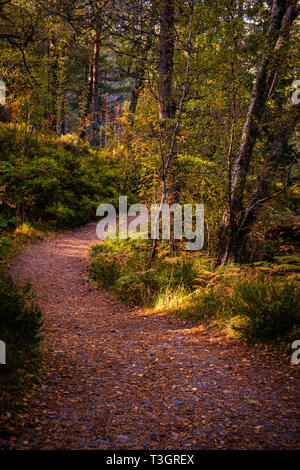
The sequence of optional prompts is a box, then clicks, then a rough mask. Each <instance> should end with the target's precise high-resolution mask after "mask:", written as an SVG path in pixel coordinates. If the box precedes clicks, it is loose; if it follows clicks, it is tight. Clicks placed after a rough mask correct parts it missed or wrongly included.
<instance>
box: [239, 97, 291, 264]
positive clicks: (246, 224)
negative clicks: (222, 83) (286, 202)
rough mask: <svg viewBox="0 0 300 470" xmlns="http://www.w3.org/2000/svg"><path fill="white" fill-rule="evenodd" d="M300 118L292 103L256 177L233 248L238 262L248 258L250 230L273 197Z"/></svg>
mask: <svg viewBox="0 0 300 470" xmlns="http://www.w3.org/2000/svg"><path fill="white" fill-rule="evenodd" d="M299 120H300V105H291V106H290V107H289V109H288V111H287V112H286V113H285V115H284V117H283V119H282V120H281V122H280V123H279V125H278V127H277V133H276V137H275V139H274V140H273V143H272V146H271V151H270V154H269V157H268V158H267V159H266V161H265V163H264V166H263V168H262V170H261V172H260V173H259V175H258V176H257V178H256V182H255V186H254V189H253V191H252V194H251V196H250V199H249V202H248V204H247V207H246V209H245V212H244V217H243V220H242V221H241V223H240V226H239V229H238V232H237V236H236V243H235V246H234V247H233V249H234V253H235V258H236V260H237V261H238V262H242V261H245V260H247V256H246V257H245V248H246V245H247V241H248V239H249V235H250V232H251V230H252V228H253V226H254V224H255V222H256V221H257V218H258V215H259V212H260V209H261V208H262V206H263V204H264V203H265V202H266V201H267V200H268V199H270V198H271V197H272V194H271V191H272V186H273V181H274V179H275V176H276V172H277V169H278V166H279V164H280V161H281V160H282V157H283V155H284V152H285V149H286V145H287V143H288V139H289V137H290V135H291V134H292V132H293V130H294V129H295V127H296V125H297V123H298V122H299ZM275 195H276V194H275Z"/></svg>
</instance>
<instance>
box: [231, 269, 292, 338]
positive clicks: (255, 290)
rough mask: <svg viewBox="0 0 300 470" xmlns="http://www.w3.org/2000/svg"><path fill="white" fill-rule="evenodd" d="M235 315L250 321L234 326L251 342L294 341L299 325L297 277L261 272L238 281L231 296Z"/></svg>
mask: <svg viewBox="0 0 300 470" xmlns="http://www.w3.org/2000/svg"><path fill="white" fill-rule="evenodd" d="M231 309H232V315H233V316H237V315H240V316H243V317H246V318H247V322H245V323H244V324H243V325H241V326H238V327H236V328H235V329H236V330H237V331H239V332H240V333H241V335H242V336H243V337H244V338H246V339H247V341H249V342H264V341H275V340H278V339H283V340H284V339H286V340H289V341H292V340H293V339H298V338H292V337H291V336H292V333H293V330H294V329H295V328H299V327H300V311H299V309H300V289H299V284H298V283H297V282H295V281H294V280H285V281H282V280H278V281H277V280H275V279H274V278H270V277H266V276H263V275H261V276H259V277H258V278H252V279H251V278H249V279H245V280H244V281H241V282H238V283H237V285H236V287H235V293H234V296H233V297H232V305H231Z"/></svg>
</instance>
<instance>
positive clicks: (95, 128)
mask: <svg viewBox="0 0 300 470" xmlns="http://www.w3.org/2000/svg"><path fill="white" fill-rule="evenodd" d="M99 52H100V26H99V24H98V23H97V26H96V33H95V40H94V55H93V74H92V96H91V108H92V109H91V112H92V119H91V128H92V136H91V145H93V146H95V147H96V146H98V145H99V112H98V101H99Z"/></svg>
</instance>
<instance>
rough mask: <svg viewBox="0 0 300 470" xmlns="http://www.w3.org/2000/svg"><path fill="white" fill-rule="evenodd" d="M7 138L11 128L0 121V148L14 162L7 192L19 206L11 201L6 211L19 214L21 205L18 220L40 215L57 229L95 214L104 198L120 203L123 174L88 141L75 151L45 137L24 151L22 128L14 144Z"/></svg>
mask: <svg viewBox="0 0 300 470" xmlns="http://www.w3.org/2000/svg"><path fill="white" fill-rule="evenodd" d="M7 140H8V133H7V127H6V126H5V125H2V126H1V127H0V151H1V153H2V158H5V159H7V160H8V161H9V162H10V164H11V168H10V171H9V172H7V173H6V174H5V175H4V177H3V183H4V184H5V186H6V193H5V196H6V198H7V199H9V200H10V201H11V204H10V206H11V205H12V204H13V206H14V207H16V209H14V210H12V209H11V208H10V207H9V206H7V207H6V214H8V215H9V214H11V213H12V214H13V215H15V212H16V210H17V216H18V219H19V221H20V222H24V221H29V222H34V221H36V220H40V221H42V222H46V223H48V224H49V225H50V226H52V227H55V228H65V227H75V226H78V225H80V224H84V223H86V222H89V221H91V220H93V219H95V218H96V208H97V206H98V205H99V204H101V203H102V202H106V203H115V204H116V203H117V202H118V196H119V194H120V191H122V179H123V178H124V177H123V176H122V173H121V171H120V170H119V169H118V168H115V167H114V166H113V165H112V164H111V162H109V161H108V160H107V158H106V157H105V156H103V155H102V154H101V152H96V151H94V150H92V149H91V148H90V147H89V146H87V145H85V146H83V147H82V148H81V151H80V156H77V154H76V147H75V146H74V145H71V144H69V145H68V146H66V145H65V144H64V143H60V141H58V140H57V141H53V140H52V141H49V140H48V141H47V138H46V137H41V138H40V140H39V141H38V143H37V145H36V144H34V145H33V144H32V145H31V146H29V147H28V149H27V152H26V154H25V155H24V154H23V153H22V148H21V142H22V135H21V133H20V134H17V136H16V141H15V143H14V145H13V146H8V145H7ZM126 184H127V182H126ZM1 220H2V219H1ZM1 220H0V224H1ZM11 222H13V220H11Z"/></svg>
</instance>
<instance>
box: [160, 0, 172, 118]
mask: <svg viewBox="0 0 300 470" xmlns="http://www.w3.org/2000/svg"><path fill="white" fill-rule="evenodd" d="M174 39H175V30H174V0H161V8H160V36H159V71H158V72H159V83H158V99H159V117H160V120H161V121H165V120H166V119H168V118H172V117H174V115H175V103H174V100H173V95H172V77H173V54H174Z"/></svg>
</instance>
